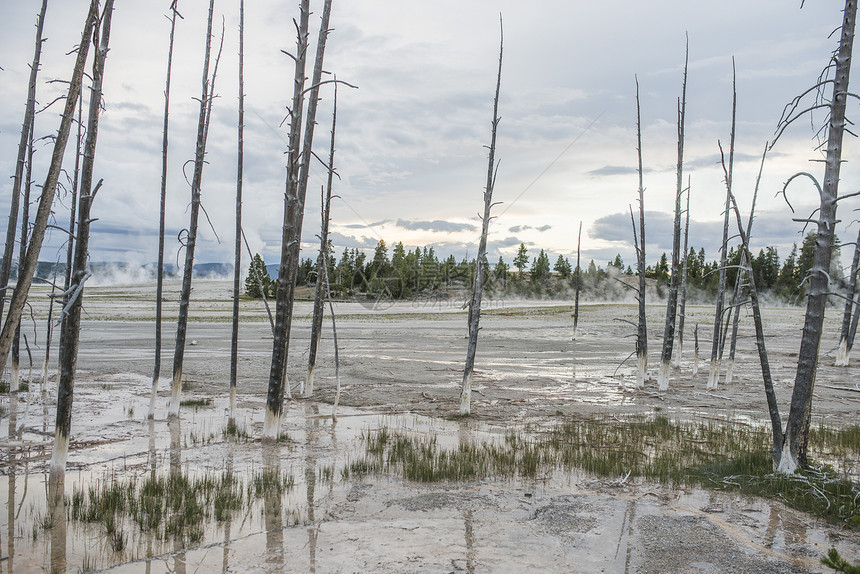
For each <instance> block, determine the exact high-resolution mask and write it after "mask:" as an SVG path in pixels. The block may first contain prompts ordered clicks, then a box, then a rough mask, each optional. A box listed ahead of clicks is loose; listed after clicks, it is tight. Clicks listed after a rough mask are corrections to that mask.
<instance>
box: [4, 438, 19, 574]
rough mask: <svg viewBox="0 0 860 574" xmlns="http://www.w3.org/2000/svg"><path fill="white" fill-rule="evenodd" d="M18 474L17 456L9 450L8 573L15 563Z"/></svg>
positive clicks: (7, 500) (7, 504)
mask: <svg viewBox="0 0 860 574" xmlns="http://www.w3.org/2000/svg"><path fill="white" fill-rule="evenodd" d="M17 474H18V456H17V449H9V476H8V479H9V496H8V497H7V498H6V506H7V507H8V515H7V520H8V525H9V529H8V532H7V535H6V537H7V539H8V540H7V543H8V545H9V548H8V549H7V552H6V560H7V564H8V566H9V572H12V564H13V562H14V561H15V482H16V479H17Z"/></svg>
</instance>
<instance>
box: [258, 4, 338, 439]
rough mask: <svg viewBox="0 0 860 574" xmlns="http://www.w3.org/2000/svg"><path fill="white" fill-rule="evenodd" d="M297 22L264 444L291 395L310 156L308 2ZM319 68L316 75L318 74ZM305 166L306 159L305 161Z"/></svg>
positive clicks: (320, 45) (321, 42)
mask: <svg viewBox="0 0 860 574" xmlns="http://www.w3.org/2000/svg"><path fill="white" fill-rule="evenodd" d="M330 9H331V0H326V3H325V7H324V9H323V22H322V23H321V25H320V34H319V39H318V41H317V61H316V62H315V64H314V73H313V76H314V78H319V77H321V75H322V56H323V54H324V52H325V39H326V38H327V37H328V14H329V13H330ZM299 10H300V13H299V21H298V22H295V21H294V23H295V25H296V34H297V40H296V54H295V56H294V57H293V59H294V61H295V64H296V66H295V75H294V77H293V103H292V107H291V108H290V139H289V150H288V151H287V184H286V193H285V194H284V225H283V230H282V235H281V264H280V266H279V267H278V292H277V297H276V301H275V330H274V335H273V337H272V339H273V342H272V363H271V368H270V370H269V388H268V392H267V395H266V418H265V421H264V423H263V440H266V441H274V440H276V439H277V437H278V431H279V429H280V427H281V413H282V412H283V407H284V397H285V395H288V394H290V389H289V383H288V382H287V380H286V377H287V356H288V354H289V344H290V326H291V323H292V314H293V300H294V299H295V290H296V275H297V273H298V266H299V255H300V253H301V241H302V221H303V218H304V204H305V196H304V193H303V192H305V191H307V182H305V183H304V184H302V182H301V180H302V174H305V178H306V177H307V168H306V167H305V166H303V165H302V161H303V160H304V158H305V155H306V154H307V157H308V158H309V157H310V146H311V145H312V143H313V139H312V138H313V131H311V135H310V138H309V137H308V135H307V133H306V134H305V141H304V144H305V150H303V149H302V148H301V147H300V145H301V143H302V138H301V135H302V133H301V126H302V109H303V108H304V94H305V88H304V86H305V66H306V62H307V50H308V40H307V36H308V19H309V16H310V5H309V0H302V2H301V5H300V7H299ZM318 70H319V71H318ZM318 83H319V82H318V81H316V82H314V83H313V84H312V87H311V94H310V96H309V100H310V102H312V104H309V105H308V107H309V108H310V106H311V105H313V106H314V109H316V98H317V97H318V89H319V88H318V85H317V84H318ZM312 126H313V118H312V116H311V114H310V109H309V110H308V118H307V124H306V128H305V129H306V130H307V129H308V128H312ZM305 163H307V161H306V160H305Z"/></svg>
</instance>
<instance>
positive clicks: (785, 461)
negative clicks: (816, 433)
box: [777, 0, 857, 473]
mask: <svg viewBox="0 0 860 574" xmlns="http://www.w3.org/2000/svg"><path fill="white" fill-rule="evenodd" d="M856 16H857V2H856V0H846V2H845V11H844V19H843V22H842V33H841V37H840V42H839V50H838V52H837V53H836V56H835V66H836V68H835V73H834V75H833V79H832V82H833V93H832V96H831V100H830V106H829V107H830V117H829V130H828V134H827V156H826V160H825V168H824V185H823V186H820V187H819V188H818V189H819V195H820V208H819V212H818V220H817V224H818V238H817V240H816V243H815V250H814V253H813V261H812V270H811V271H810V277H809V295H808V296H807V299H806V319H805V321H804V324H803V335H802V337H801V341H800V351H799V352H798V359H797V373H796V375H795V379H794V391H793V392H792V395H791V409H790V411H789V415H788V424H787V425H786V429H785V441H784V444H783V450H782V455H781V457H780V461H779V465H778V467H777V470H779V471H780V472H785V473H792V472H794V471H795V470H796V469H797V468H798V467H799V466H806V465H807V447H808V443H809V425H810V422H811V417H812V393H813V388H814V387H815V372H816V369H817V367H818V347H819V344H820V342H821V331H822V326H823V323H824V308H825V306H826V304H827V294H828V292H829V276H828V274H827V272H828V270H829V269H830V259H831V255H832V251H833V230H834V228H835V226H836V225H835V224H836V204H837V191H838V186H839V168H840V167H841V163H842V137H843V134H844V131H845V123H846V120H845V104H846V101H847V99H848V96H849V92H848V80H849V76H850V72H851V52H852V48H853V44H854V26H855V21H856ZM795 177H796V176H795ZM789 181H791V180H789ZM786 185H787V184H786Z"/></svg>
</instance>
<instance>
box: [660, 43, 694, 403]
mask: <svg viewBox="0 0 860 574" xmlns="http://www.w3.org/2000/svg"><path fill="white" fill-rule="evenodd" d="M689 56H690V45H689V41H688V42H687V48H686V51H685V55H684V83H683V85H682V87H681V99H680V100H679V101H678V167H677V172H676V189H675V219H674V225H673V228H672V276H671V277H670V279H669V293H668V297H667V301H666V324H665V326H664V327H663V351H662V353H661V355H660V370H659V372H658V373H657V388H658V389H659V390H661V391H665V390H666V389H668V388H669V367H670V366H671V364H670V363H671V361H672V346H673V344H674V342H675V317H676V315H677V312H678V283H679V281H680V278H679V277H678V275H679V274H680V273H679V269H678V268H679V267H680V265H679V261H680V253H679V252H680V250H681V195H682V194H683V190H684V121H685V118H686V113H687V112H686V110H687V63H688V61H689Z"/></svg>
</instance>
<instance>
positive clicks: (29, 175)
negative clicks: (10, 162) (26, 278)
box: [9, 115, 36, 404]
mask: <svg viewBox="0 0 860 574" xmlns="http://www.w3.org/2000/svg"><path fill="white" fill-rule="evenodd" d="M35 119H36V118H35V115H34V116H32V117H31V118H30V128H29V130H28V132H29V137H28V138H27V160H26V161H27V170H26V176H25V178H24V197H23V200H24V201H23V202H22V205H21V235H20V240H19V249H18V267H19V268H20V267H21V266H22V265H24V259H25V258H26V257H27V237H28V231H29V227H30V190H31V189H32V183H33V130H34V129H35V127H36V122H35ZM10 378H11V382H10V384H9V390H13V389H15V390H17V389H18V388H19V386H20V383H21V320H20V319H19V320H18V326H17V327H16V328H15V336H14V337H13V339H12V376H11V377H10ZM28 404H29V403H28Z"/></svg>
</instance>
